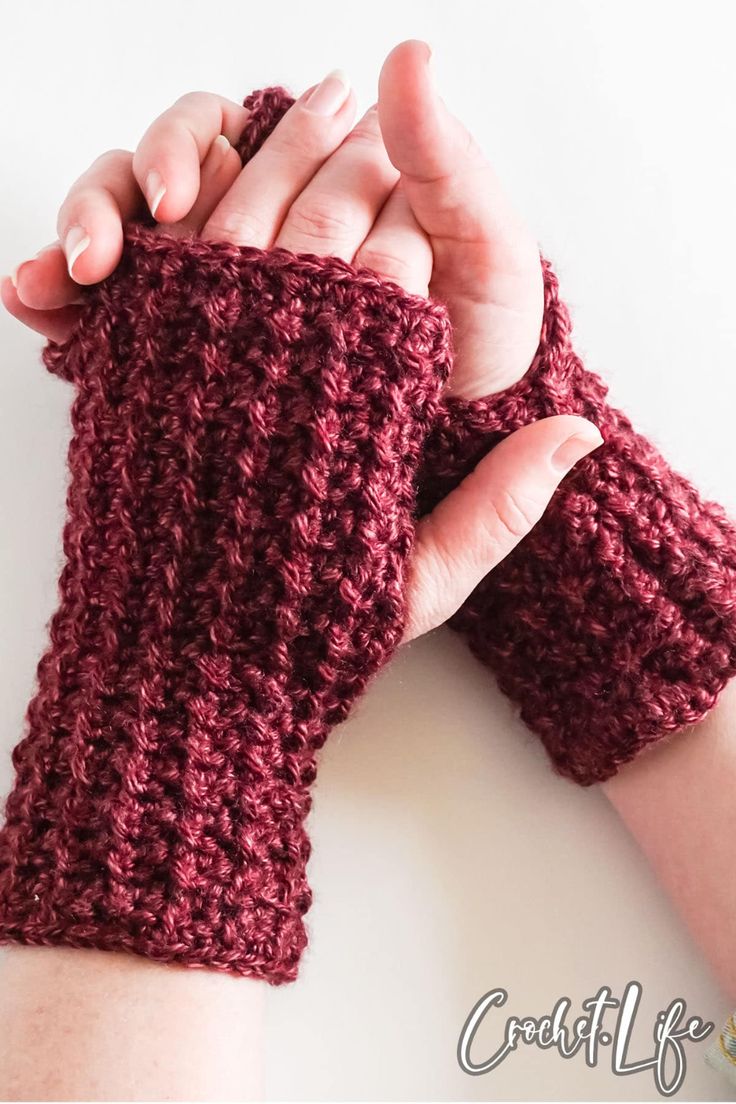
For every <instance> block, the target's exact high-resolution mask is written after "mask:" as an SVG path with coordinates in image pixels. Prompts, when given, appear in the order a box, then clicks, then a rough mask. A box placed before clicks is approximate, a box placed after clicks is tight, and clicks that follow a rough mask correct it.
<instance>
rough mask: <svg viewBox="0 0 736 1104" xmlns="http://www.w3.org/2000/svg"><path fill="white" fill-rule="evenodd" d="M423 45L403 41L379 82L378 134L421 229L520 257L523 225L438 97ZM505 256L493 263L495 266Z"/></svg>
mask: <svg viewBox="0 0 736 1104" xmlns="http://www.w3.org/2000/svg"><path fill="white" fill-rule="evenodd" d="M430 58H431V50H430V48H429V46H427V44H426V43H425V42H419V41H409V42H402V43H401V44H400V45H399V46H397V47H395V49H393V50H392V51H391V53H390V54H389V55H388V57H387V59H386V61H385V62H384V65H383V68H382V70H381V75H380V78H379V84H378V90H379V97H378V105H379V116H380V120H381V130H382V133H383V138H384V141H385V143H386V148H387V150H388V153H389V156H390V158H391V160H392V161H393V163H394V165H395V166H396V168H397V169H398V170H399V171H400V172H401V174H402V176H403V177H404V183H405V187H406V192H407V196H408V198H409V202H410V204H411V207H412V210H413V211H414V213H415V215H416V216H417V219H418V221H419V224H420V225H421V226H422V228H423V229H424V230H425V231H426V232H427V233H428V234H429V235H430V236H431V237H433V238H434V237H436V238H439V239H449V240H451V241H453V242H454V243H457V242H458V241H465V242H477V241H479V240H483V241H486V240H488V239H490V238H492V239H493V241H494V247H495V249H496V250H498V249H503V248H504V247H505V245H506V243H508V244H509V245H513V246H514V249H513V251H512V252H513V257H515V256H516V252H517V251H518V241H517V233H518V227H519V224H520V220H519V217H518V215H517V214H516V212H515V211H514V210H513V208H512V207H511V204H510V203H509V201H508V198H507V197H506V195H505V193H504V191H503V189H502V188H501V185H500V182H499V180H498V177H497V176H496V174H495V172H494V171H493V169H492V167H491V165H490V164H489V162H488V161H487V159H486V158H485V156H484V155H483V153H482V151H481V150H480V148H479V147H478V145H477V144H476V143H475V141H474V139H473V138H472V137H471V136H470V134H469V133H468V132H467V130H466V129H465V127H464V126H463V125H462V123H460V122H459V120H458V119H456V118H455V117H454V116H453V115H451V114H450V112H449V111H448V110H447V108H446V107H445V105H444V103H443V102H442V100H441V99H440V97H439V96H438V94H437V92H436V89H435V86H434V80H433V76H432V72H431V68H430ZM502 263H503V258H500V259H497V265H498V266H499V267H500V266H501V265H502Z"/></svg>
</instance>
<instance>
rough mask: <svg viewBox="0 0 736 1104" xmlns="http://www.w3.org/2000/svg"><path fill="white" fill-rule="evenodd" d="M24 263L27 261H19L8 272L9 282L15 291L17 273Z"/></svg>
mask: <svg viewBox="0 0 736 1104" xmlns="http://www.w3.org/2000/svg"><path fill="white" fill-rule="evenodd" d="M24 264H28V261H21V262H20V264H19V265H16V266H15V268H14V269H13V271H12V272H11V273H10V282H11V284H12V285H13V287H14V288H15V290H16V291H17V290H18V273H19V272H20V270H21V269H22V267H23V265H24Z"/></svg>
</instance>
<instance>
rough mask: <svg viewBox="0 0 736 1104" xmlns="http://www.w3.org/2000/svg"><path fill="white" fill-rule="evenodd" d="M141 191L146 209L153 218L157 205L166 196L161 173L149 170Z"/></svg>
mask: <svg viewBox="0 0 736 1104" xmlns="http://www.w3.org/2000/svg"><path fill="white" fill-rule="evenodd" d="M143 191H144V192H145V195H146V201H147V203H148V209H149V211H150V212H151V214H152V215H153V217H154V218H155V217H156V211H157V210H158V208H159V204H160V203H161V200H162V199H163V198H164V196H165V195H166V185H165V184H164V178H163V177H162V176H161V173H159V172H156V170H155V169H151V171H150V172H149V174H148V176H147V177H146V184H145V187H144V189H143Z"/></svg>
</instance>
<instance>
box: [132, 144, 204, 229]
mask: <svg viewBox="0 0 736 1104" xmlns="http://www.w3.org/2000/svg"><path fill="white" fill-rule="evenodd" d="M154 153H155V154H156V160H155V163H154V162H153V161H152V160H151V155H150V153H148V151H147V152H146V154H145V155H144V156H139V152H138V151H136V153H135V154H134V156H133V174H134V176H135V178H136V180H137V181H138V186H139V188H140V189H141V192H142V193H143V196H144V198H145V201H146V206H147V207H148V210H149V211H150V213H151V215H152V216H153V217H154V218H155V219H156V221H157V222H159V223H173V222H179V221H180V219H183V218H184V217H185V216H186V215H188V214H189V212H190V211H191V209H192V207H193V206H194V203H195V200H196V198H197V195H198V194H199V186H200V164H199V153H198V152H197V151H196V147H195V148H194V149H190V148H188V146H187V145H186V144H184V143H182V146H181V149H179V150H177V151H175V152H174V153H172V152H171V151H170V150H158V151H154Z"/></svg>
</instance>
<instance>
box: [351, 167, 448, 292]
mask: <svg viewBox="0 0 736 1104" xmlns="http://www.w3.org/2000/svg"><path fill="white" fill-rule="evenodd" d="M355 263H356V265H358V267H360V268H370V269H372V271H373V272H377V273H378V275H379V276H383V277H384V279H386V280H393V281H394V283H397V284H398V285H399V287H402V288H403V289H404V291H408V292H411V294H413V295H426V294H427V291H428V288H429V281H430V278H431V276H432V246H431V245H430V242H429V238H428V237H427V235H426V234H425V233H424V231H423V230H422V229H421V227H420V226H419V223H418V222H417V220H416V219H415V217H414V214H413V212H412V210H411V207H410V206H409V203H408V200H407V198H406V195H405V194H404V190H403V188H402V186H401V182H399V183H398V184H397V185H396V187H395V188H394V190H393V191H392V192H391V195H390V196H389V197H388V199H387V200H386V203H385V205H384V207H383V209H382V210H381V213H380V215H379V216H378V218H377V219H376V221H375V224H374V226H373V228H372V230H371V231H370V233H369V234H368V236H367V237H366V239H365V241H364V242H363V244H362V245H361V247H360V249H359V250H358V252H357V253H356V255H355Z"/></svg>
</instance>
